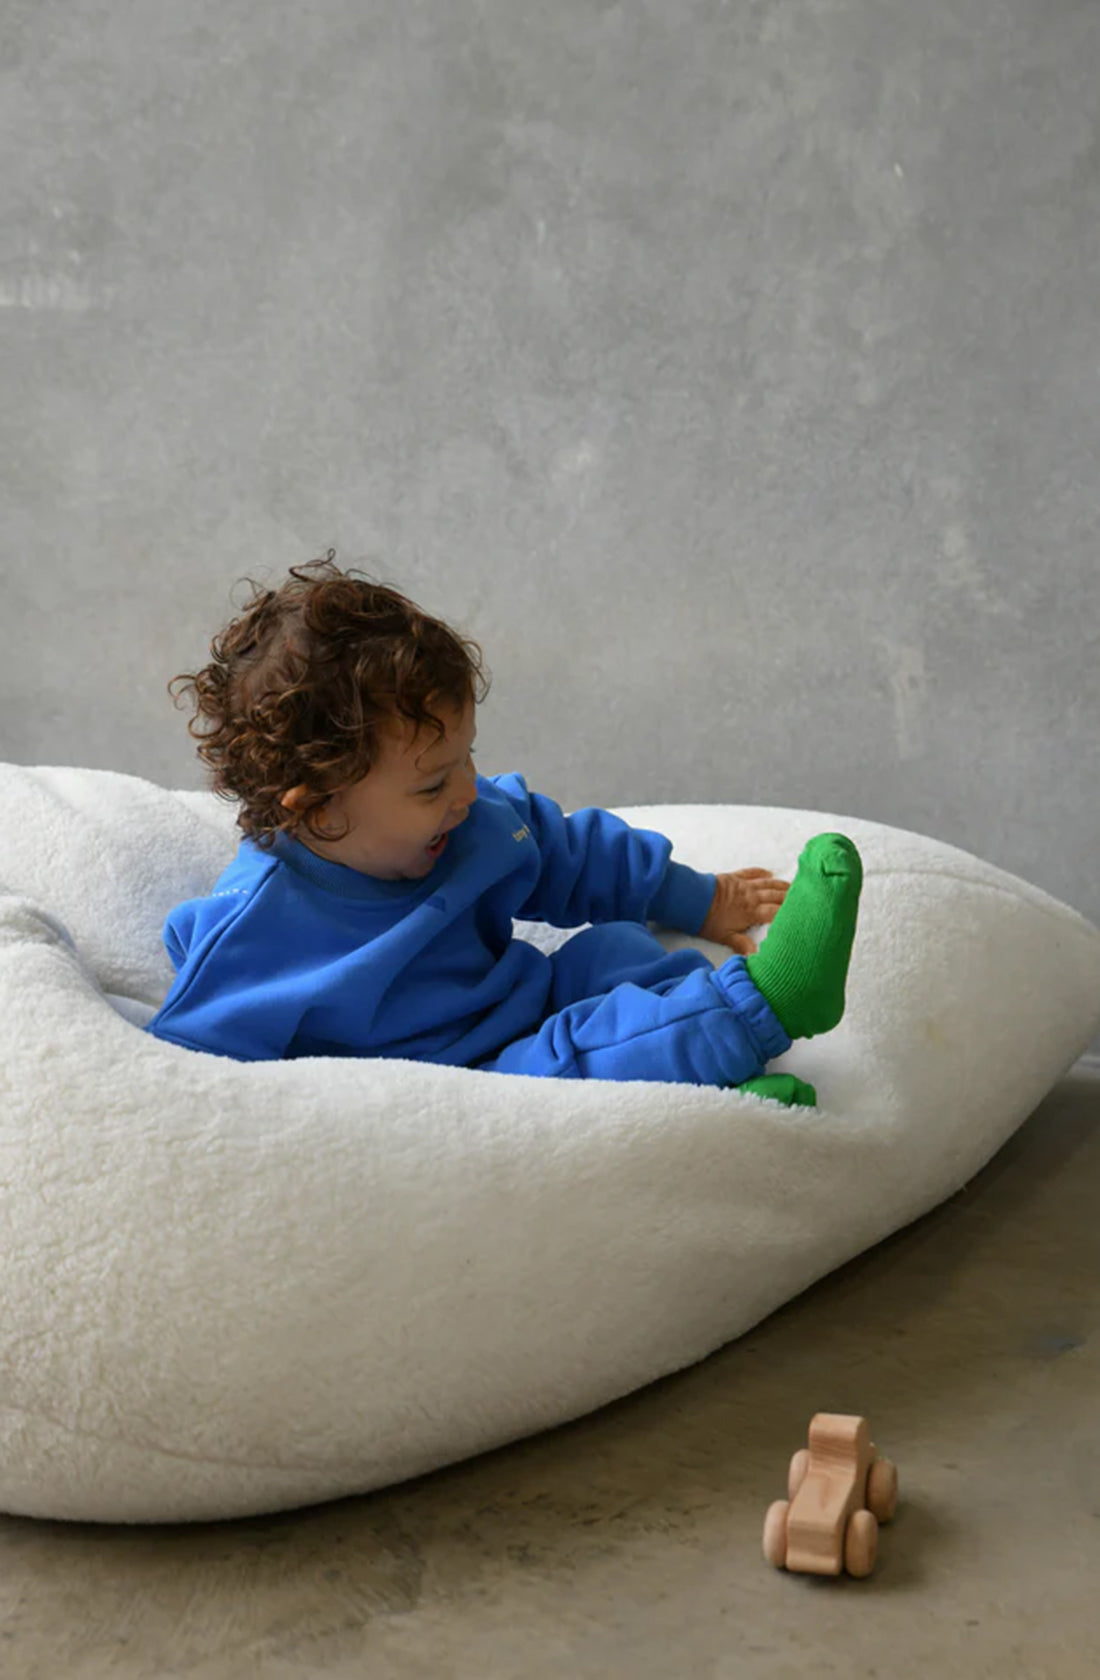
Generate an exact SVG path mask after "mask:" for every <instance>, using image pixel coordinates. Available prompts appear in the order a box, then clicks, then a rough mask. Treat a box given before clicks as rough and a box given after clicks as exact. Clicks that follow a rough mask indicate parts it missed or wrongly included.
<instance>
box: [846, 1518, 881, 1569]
mask: <svg viewBox="0 0 1100 1680" xmlns="http://www.w3.org/2000/svg"><path fill="white" fill-rule="evenodd" d="M877 1557H878V1522H877V1520H876V1519H875V1517H874V1516H872V1514H871V1512H870V1511H853V1512H852V1514H851V1516H850V1517H849V1518H848V1527H847V1529H846V1530H845V1534H844V1567H845V1569H846V1570H847V1571H848V1573H849V1575H855V1576H863V1575H869V1574H870V1573H871V1571H872V1569H873V1568H874V1567H875V1559H876V1558H877Z"/></svg>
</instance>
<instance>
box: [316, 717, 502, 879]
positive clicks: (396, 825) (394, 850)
mask: <svg viewBox="0 0 1100 1680" xmlns="http://www.w3.org/2000/svg"><path fill="white" fill-rule="evenodd" d="M432 709H433V711H435V712H436V714H437V716H438V717H439V721H440V722H441V723H442V724H444V725H445V726H446V731H447V733H446V734H445V735H444V736H443V738H442V739H441V740H437V739H436V735H435V731H434V730H432V729H425V730H421V731H420V733H419V734H417V733H416V732H415V731H414V728H413V725H412V724H411V723H409V721H408V720H407V719H406V718H397V717H395V718H393V719H392V720H391V722H390V723H389V724H388V725H387V727H386V729H385V731H384V733H383V735H382V737H381V742H380V751H379V755H378V758H377V760H376V761H375V763H374V765H373V767H372V768H371V770H370V771H369V772H368V773H367V775H365V776H364V777H362V779H361V780H360V781H358V782H353V783H352V785H351V786H350V787H346V788H342V789H341V790H340V791H339V792H338V793H334V794H333V795H332V797H331V798H330V799H329V801H328V803H327V804H326V805H325V806H324V808H323V809H322V811H321V812H320V815H319V818H316V819H315V821H316V822H317V826H318V829H319V830H320V832H321V833H322V834H323V833H324V832H325V831H326V830H328V829H330V828H331V829H332V831H333V832H335V833H337V834H338V833H339V832H340V830H341V829H342V828H343V827H344V825H345V824H347V825H348V832H347V834H346V835H345V836H344V838H343V839H342V840H324V839H319V838H318V837H317V836H316V835H314V834H311V833H310V832H309V830H308V829H307V828H306V827H305V826H304V824H303V826H302V827H301V828H300V829H299V830H298V831H297V834H296V838H297V839H299V840H301V841H302V843H303V845H306V846H308V847H309V849H310V851H313V852H316V853H317V854H318V856H319V857H326V858H331V859H332V860H334V861H335V862H336V863H344V864H347V865H349V866H350V868H352V869H358V870H360V871H361V872H362V873H363V874H364V875H374V876H376V877H377V878H378V879H379V880H383V881H418V880H421V879H422V878H423V877H424V876H425V875H428V874H429V873H430V872H431V870H432V869H434V867H435V864H436V862H437V860H438V859H439V858H440V857H441V856H442V855H443V852H444V851H445V850H446V848H447V841H446V839H445V838H444V837H445V836H446V834H447V833H448V831H449V830H450V829H452V828H457V827H458V824H459V823H460V822H464V821H465V820H466V816H467V814H468V812H469V809H470V806H471V805H472V804H473V803H474V800H475V799H476V798H477V783H476V771H475V769H474V760H473V744H474V738H475V736H476V734H477V720H476V716H475V708H474V704H473V701H470V702H469V703H468V704H467V706H466V708H465V709H464V710H463V711H461V712H459V711H456V710H455V708H454V707H453V706H449V705H441V706H438V707H435V706H433V708H432ZM299 791H300V790H299V789H297V788H294V789H291V791H290V793H289V794H287V795H284V800H283V803H284V804H287V805H289V806H290V807H291V808H293V806H294V803H295V797H294V796H295V794H297V793H298V792H299ZM433 842H435V844H434V845H433Z"/></svg>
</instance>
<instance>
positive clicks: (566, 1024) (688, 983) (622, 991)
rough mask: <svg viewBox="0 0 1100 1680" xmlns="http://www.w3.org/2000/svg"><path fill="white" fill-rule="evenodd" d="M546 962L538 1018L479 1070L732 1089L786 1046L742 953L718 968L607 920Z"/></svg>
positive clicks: (633, 926)
mask: <svg viewBox="0 0 1100 1680" xmlns="http://www.w3.org/2000/svg"><path fill="white" fill-rule="evenodd" d="M550 961H551V963H552V964H553V970H554V978H553V984H552V986H551V990H550V996H549V998H548V1000H547V1012H546V1015H545V1017H544V1019H543V1021H542V1024H541V1025H540V1026H539V1028H538V1030H537V1031H536V1032H533V1033H530V1034H528V1035H526V1036H525V1037H523V1038H518V1039H516V1040H515V1041H514V1042H513V1043H511V1044H509V1045H508V1046H507V1047H506V1048H505V1049H504V1050H502V1051H501V1052H500V1053H499V1055H497V1056H494V1057H492V1058H491V1059H490V1060H488V1061H485V1062H479V1063H478V1066H479V1067H481V1068H482V1069H485V1070H490V1071H492V1072H495V1073H526V1074H535V1075H539V1076H541V1077H543V1078H549V1079H654V1080H668V1081H673V1082H675V1083H677V1084H681V1085H723V1086H729V1085H740V1084H741V1083H742V1082H743V1081H744V1080H746V1079H752V1078H754V1077H755V1076H756V1075H757V1074H760V1073H762V1072H763V1071H764V1065H765V1063H766V1062H770V1061H772V1060H773V1058H774V1057H776V1056H781V1055H782V1054H783V1052H784V1050H787V1049H789V1048H790V1044H791V1040H790V1036H789V1035H788V1033H787V1032H786V1030H785V1029H784V1027H783V1026H782V1025H781V1024H780V1021H779V1019H778V1017H777V1016H776V1015H775V1013H774V1011H773V1010H772V1008H771V1005H770V1004H769V1003H768V1001H767V999H766V998H765V997H764V995H763V993H762V992H759V991H758V990H757V988H756V987H755V986H754V985H753V982H752V981H751V980H750V978H749V973H748V969H747V968H746V966H745V961H744V958H743V957H735V956H731V957H730V958H729V959H728V960H727V961H726V962H724V963H723V964H722V966H721V967H720V968H715V967H714V966H713V964H711V963H710V962H708V961H707V959H706V957H704V956H703V954H702V952H701V951H695V950H691V949H687V950H683V951H666V950H665V948H664V946H663V945H661V943H660V942H659V941H658V940H657V939H656V938H654V936H653V934H651V933H650V932H649V930H648V929H647V928H645V927H643V926H641V924H640V923H638V922H603V923H601V924H599V925H598V926H594V927H590V928H586V929H585V930H584V932H583V933H577V934H574V936H573V938H572V939H570V940H567V942H566V943H565V944H564V945H563V946H562V947H561V949H560V950H558V951H555V952H554V953H553V955H552V956H551V958H550Z"/></svg>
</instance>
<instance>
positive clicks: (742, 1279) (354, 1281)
mask: <svg viewBox="0 0 1100 1680" xmlns="http://www.w3.org/2000/svg"><path fill="white" fill-rule="evenodd" d="M622 814H623V815H625V816H626V817H627V818H628V820H632V821H634V822H636V823H637V824H639V825H641V826H651V827H655V828H658V829H660V830H662V831H664V832H665V833H667V834H669V835H670V836H671V837H672V839H673V841H674V843H675V848H676V855H677V856H678V857H680V858H682V859H683V860H684V861H686V862H689V863H694V864H696V865H698V866H700V867H704V868H711V869H725V868H736V867H740V866H742V865H745V864H749V863H767V864H770V865H772V866H774V867H775V868H776V870H778V871H780V872H784V873H787V874H790V873H791V872H792V871H793V869H794V867H795V862H796V859H797V857H798V854H799V851H800V850H801V847H802V845H803V843H804V842H805V840H806V839H807V838H808V837H809V836H810V835H811V834H812V833H814V832H816V831H818V830H821V829H840V830H842V831H844V832H846V833H849V834H851V835H852V837H853V838H854V839H855V841H856V842H857V844H858V845H859V846H860V848H861V850H862V852H863V856H864V860H865V871H866V877H865V886H864V891H863V899H862V910H861V922H860V932H859V936H858V939H857V943H856V948H855V953H854V958H853V962H852V968H851V977H850V982H849V1007H848V1013H847V1016H846V1018H845V1020H844V1022H843V1023H842V1025H841V1026H840V1027H839V1029H838V1030H837V1031H836V1032H834V1033H832V1034H830V1035H829V1036H828V1037H826V1038H823V1039H820V1040H816V1039H815V1040H812V1041H810V1042H807V1043H801V1044H798V1045H796V1046H795V1047H794V1049H793V1050H792V1052H791V1053H790V1054H789V1055H788V1057H786V1058H785V1059H784V1060H785V1065H788V1066H790V1067H791V1068H793V1069H794V1070H796V1071H797V1072H798V1073H800V1074H801V1075H803V1076H804V1077H805V1078H808V1079H810V1080H812V1081H814V1082H815V1083H816V1084H817V1086H818V1090H819V1094H820V1101H821V1107H820V1108H819V1109H818V1110H799V1109H793V1110H787V1109H784V1108H781V1107H780V1106H779V1105H778V1104H774V1103H768V1102H762V1101H760V1100H759V1099H756V1098H752V1097H747V1096H742V1095H740V1094H738V1093H737V1092H733V1091H718V1090H711V1089H707V1088H697V1087H684V1086H674V1085H653V1084H644V1083H640V1082H639V1083H636V1084H611V1083H604V1082H599V1081H591V1082H586V1081H565V1080H562V1081H557V1080H540V1079H529V1078H520V1077H516V1076H505V1075H502V1074H495V1073H477V1072H473V1071H469V1070H466V1069H450V1068H437V1067H431V1066H426V1065H421V1064H418V1063H415V1062H393V1061H379V1062H371V1061H358V1060H347V1061H344V1060H327V1061H322V1060H307V1061H293V1062H278V1063H256V1064H242V1063H237V1062H233V1061H229V1060H226V1059H223V1058H220V1057H214V1056H206V1055H201V1054H198V1053H195V1052H192V1051H189V1050H183V1049H179V1048H177V1047H175V1046H173V1045H169V1044H164V1043H161V1042H159V1041H157V1040H155V1039H153V1038H150V1037H149V1036H148V1034H145V1033H142V1032H141V1031H140V1030H138V1028H139V1026H140V1024H141V1023H142V1022H144V1021H145V1020H147V1019H148V1018H149V1016H150V1015H151V1014H152V1012H153V1011H154V1009H155V1008H156V1006H157V1005H158V1004H159V1002H160V1000H161V998H162V997H163V995H164V993H165V991H166V989H167V987H168V984H169V981H170V978H171V968H170V965H169V962H168V959H167V956H166V955H165V952H164V949H163V946H162V944H161V926H162V923H163V919H164V916H165V914H166V913H167V911H168V910H169V909H170V907H171V906H172V905H173V904H174V903H175V902H177V901H178V900H179V899H181V898H184V897H187V896H190V895H194V894H196V893H200V892H204V891H206V890H208V888H209V886H210V884H211V883H212V882H213V880H214V878H215V877H216V876H217V875H218V873H219V872H220V871H221V869H222V868H223V866H224V865H225V864H226V862H227V861H228V860H229V859H230V857H231V856H232V854H233V852H234V850H235V846H236V832H235V829H234V827H233V812H232V810H231V809H230V808H228V807H226V806H225V805H223V804H220V803H219V802H217V801H216V800H215V799H214V798H213V796H212V795H209V794H206V793H180V792H169V791H166V790H164V789H161V788H158V787H155V786H153V785H151V784H150V783H148V782H145V781H141V780H138V779H136V778H134V777H129V776H122V775H116V774H112V773H109V772H105V771H91V770H79V769H58V768H50V769H44V768H38V769H27V768H21V767H18V766H0V885H2V888H3V892H2V893H0V1093H2V1101H0V1144H2V1188H0V1207H2V1213H3V1226H2V1229H3V1255H4V1283H3V1309H4V1310H3V1318H2V1327H0V1507H2V1508H3V1509H5V1510H7V1511H9V1512H16V1513H23V1514H29V1515H37V1516H42V1517H53V1518H86V1519H95V1520H99V1521H135V1522H148V1521H162V1520H164V1521H177V1520H180V1519H200V1518H214V1517H231V1516H240V1515H245V1514H250V1513H255V1512H259V1511H269V1510H274V1509H278V1508H284V1507H288V1506H294V1505H301V1504H305V1503H308V1502H311V1501H315V1500H321V1499H326V1498H329V1497H333V1496H337V1495H344V1494H351V1493H355V1492H358V1491H363V1490H366V1489H368V1488H373V1487H377V1486H379V1485H380V1484H383V1483H387V1482H393V1481H396V1480H399V1479H401V1478H403V1477H407V1476H412V1475H415V1474H417V1473H418V1472H421V1471H426V1470H430V1469H432V1468H433V1467H435V1466H438V1465H441V1464H445V1463H447V1462H449V1461H452V1460H455V1459H458V1458H461V1457H463V1456H465V1455H467V1454H471V1453H477V1452H480V1451H482V1450H483V1449H486V1448H490V1447H495V1446H498V1445H500V1444H501V1443H503V1442H506V1441H508V1440H511V1439H514V1438H515V1437H517V1436H521V1435H525V1434H527V1433H529V1432H531V1431H535V1430H540V1429H545V1428H546V1427H547V1426H549V1425H552V1424H557V1423H560V1422H562V1421H564V1420H565V1419H568V1418H573V1417H576V1416H577V1415H578V1414H580V1413H583V1412H585V1411H588V1410H589V1409H590V1408H592V1407H596V1406H599V1405H601V1404H603V1403H604V1402H606V1401H610V1400H612V1399H614V1398H615V1397H616V1396H619V1395H622V1394H625V1393H626V1392H627V1391H629V1390H631V1389H634V1388H636V1387H638V1386H639V1385H640V1384H643V1383H647V1382H650V1381H652V1380H653V1379H655V1378H657V1377H660V1376H662V1375H664V1374H666V1373H668V1372H671V1371H674V1370H676V1369H678V1368H680V1367H682V1366H685V1365H687V1364H690V1363H691V1362H693V1361H695V1360H698V1359H701V1358H702V1357H703V1356H704V1355H706V1354H707V1353H709V1352H711V1351H712V1350H713V1349H714V1348H716V1347H718V1346H719V1345H720V1344H722V1343H724V1342H727V1341H729V1340H730V1339H731V1338H732V1337H735V1336H738V1335H740V1334H741V1333H742V1332H743V1331H745V1330H747V1329H748V1328H749V1327H750V1326H751V1325H753V1324H755V1323H756V1322H757V1321H758V1320H759V1319H761V1318H762V1317H764V1316H765V1315H766V1314H767V1313H770V1312H771V1311H772V1310H773V1309H774V1308H776V1307H778V1306H779V1305H780V1303H782V1302H784V1301H786V1300H787V1299H789V1298H790V1297H791V1296H793V1295H795V1294H797V1293H798V1292H799V1291H801V1290H804V1289H805V1288H806V1287H807V1286H808V1285H809V1284H811V1283H813V1282H814V1280H815V1279H816V1278H818V1277H820V1276H821V1275H822V1274H823V1273H825V1272H827V1271H829V1270H830V1269H831V1268H832V1267H835V1266H838V1265H840V1264H841V1263H842V1262H843V1261H845V1260H847V1259H849V1258H850V1257H851V1256H852V1255H854V1254H856V1253H857V1252H858V1251H860V1250H861V1249H864V1248H866V1247H867V1246H868V1245H870V1244H872V1243H875V1242H877V1241H878V1240H879V1239H880V1238H882V1237H885V1236H886V1235H887V1233H888V1232H891V1231H893V1230H895V1229H896V1228H897V1227H898V1226H900V1225H903V1224H905V1223H906V1222H907V1221H909V1220H912V1219H915V1218H916V1217H917V1216H918V1215H919V1214H921V1213H924V1212H925V1211H926V1210H927V1209H929V1208H931V1207H932V1206H933V1205H934V1204H936V1203H937V1202H939V1201H940V1200H941V1199H942V1198H944V1197H946V1196H949V1195H951V1194H952V1193H953V1192H954V1191H955V1190H957V1189H958V1188H959V1187H960V1186H961V1185H962V1184H964V1183H965V1182H966V1180H967V1179H969V1178H970V1177H971V1175H972V1174H974V1173H976V1172H977V1171H978V1169H979V1168H980V1167H981V1166H982V1165H983V1164H984V1163H985V1162H986V1161H987V1160H988V1159H989V1157H990V1156H991V1155H992V1154H993V1153H994V1151H995V1150H996V1149H997V1148H998V1147H999V1146H1000V1145H1001V1144H1002V1143H1003V1142H1004V1141H1005V1139H1006V1138H1007V1137H1008V1136H1009V1135H1010V1133H1011V1132H1012V1131H1013V1130H1014V1129H1015V1128H1016V1127H1017V1126H1018V1125H1019V1124H1020V1123H1021V1121H1022V1120H1023V1119H1024V1118H1025V1117H1026V1116H1027V1115H1028V1113H1029V1112H1030V1111H1031V1110H1032V1109H1033V1108H1034V1107H1035V1105H1036V1104H1037V1102H1038V1101H1039V1100H1040V1098H1041V1097H1042V1096H1043V1094H1044V1093H1045V1092H1046V1091H1047V1089H1048V1088H1049V1087H1050V1086H1051V1084H1052V1083H1053V1082H1054V1081H1055V1080H1056V1079H1057V1078H1058V1077H1059V1076H1060V1075H1061V1074H1062V1073H1063V1071H1064V1070H1065V1069H1067V1068H1068V1067H1069V1066H1070V1064H1071V1063H1072V1062H1073V1061H1074V1060H1075V1059H1076V1057H1077V1056H1078V1055H1079V1054H1080V1052H1081V1051H1082V1050H1083V1049H1084V1048H1085V1047H1086V1046H1087V1044H1088V1042H1089V1039H1090V1036H1091V1035H1092V1033H1093V1032H1094V1031H1095V1029H1096V1027H1097V1025H1098V1023H1100V934H1098V933H1097V931H1096V930H1095V929H1094V928H1092V927H1091V926H1090V925H1089V924H1088V923H1087V922H1085V921H1083V920H1082V918H1081V917H1079V916H1078V915H1076V914H1075V913H1074V912H1073V911H1071V910H1069V909H1067V908H1066V907H1065V906H1064V905H1062V904H1059V903H1057V902H1055V901H1054V900H1053V899H1051V898H1049V897H1048V896H1046V895H1045V894H1044V893H1042V892H1039V891H1037V890H1036V889H1035V888H1033V887H1030V886H1027V885H1025V884H1024V883H1023V882H1021V881H1018V880H1015V879H1014V878H1012V877H1010V876H1008V875H1005V874H1003V873H1001V872H1000V871H998V870H996V869H994V868H991V867H990V866H989V865H987V864H984V863H981V862H979V861H977V860H976V859H975V858H973V857H969V856H967V855H966V854H964V853H962V852H959V851H956V850H953V849H952V848H950V847H948V846H945V845H940V844H938V843H936V842H935V841H932V840H927V839H921V838H919V837H917V836H915V835H912V834H907V833H903V832H900V831H898V830H895V829H890V828H886V827H882V826H880V825H878V824H875V823H868V822H860V821H857V820H855V819H853V818H849V817H842V816H836V815H830V814H825V813H821V812H802V811H785V810H772V809H760V808H753V807H738V806H681V807H676V806H667V807H664V806H655V807H646V808H644V809H641V808H635V809H632V810H627V811H624V812H622ZM521 931H524V932H525V933H526V934H527V935H528V936H533V937H536V938H538V937H540V934H539V930H537V929H536V930H532V929H525V930H521ZM541 937H542V938H543V939H544V940H552V939H560V937H561V936H560V935H557V934H551V933H550V932H549V930H545V929H544V930H542V931H541ZM679 942H681V941H680V940H679V939H678V938H676V937H675V936H674V937H672V938H671V939H670V943H679ZM708 954H711V955H714V956H716V957H720V955H721V953H720V952H718V951H717V950H715V949H713V948H712V949H711V950H710V952H709V953H708ZM776 1065H779V1064H776ZM827 1398H828V1397H827V1396H824V1397H823V1396H821V1395H819V1394H815V1393H810V1392H807V1393H806V1396H805V1409H806V1411H807V1413H809V1412H811V1411H813V1409H814V1408H815V1407H816V1406H819V1405H822V1404H824V1403H825V1402H826V1400H827Z"/></svg>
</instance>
